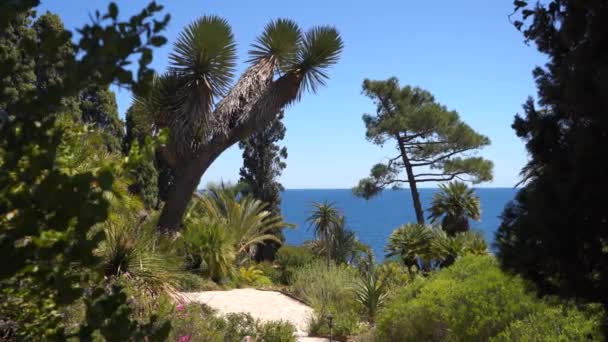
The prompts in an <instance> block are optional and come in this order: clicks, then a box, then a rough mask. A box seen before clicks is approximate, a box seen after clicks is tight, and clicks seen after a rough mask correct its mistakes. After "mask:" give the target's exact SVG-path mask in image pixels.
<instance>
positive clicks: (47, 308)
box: [0, 1, 169, 340]
mask: <svg viewBox="0 0 608 342" xmlns="http://www.w3.org/2000/svg"><path fill="white" fill-rule="evenodd" d="M37 4H38V2H37V1H32V2H28V3H15V2H8V3H3V4H2V6H1V8H0V13H1V16H2V20H0V23H1V25H0V65H1V68H0V88H1V89H2V93H0V112H1V113H2V115H3V120H2V123H1V126H0V170H1V171H0V228H1V234H0V251H1V252H0V257H1V258H2V259H3V260H10V263H7V264H6V265H5V267H2V271H1V272H0V282H1V283H0V286H1V287H0V289H1V293H0V297H1V300H0V303H2V304H1V305H0V314H1V315H2V317H3V318H4V319H5V320H12V321H14V322H15V325H16V327H15V334H16V335H17V336H18V338H20V339H29V338H32V337H36V338H41V337H42V338H45V339H65V338H66V337H67V336H74V337H78V338H80V339H90V338H91V336H92V335H94V334H96V335H98V336H99V335H101V336H103V337H105V338H107V339H114V340H117V339H118V340H128V339H130V338H141V337H143V336H149V338H150V339H151V340H156V339H162V338H164V336H166V335H167V333H168V328H169V326H168V324H157V323H155V321H156V319H155V318H154V316H152V318H151V321H150V323H147V324H139V323H138V322H137V321H133V320H131V317H130V313H131V309H130V308H129V306H128V305H127V303H126V296H125V294H124V293H123V292H122V290H121V288H120V286H118V285H112V286H109V285H108V286H106V287H104V286H102V285H99V284H98V283H97V282H98V281H99V279H100V276H101V272H99V269H97V268H96V266H97V264H98V258H97V257H96V255H95V253H94V250H95V248H96V247H97V246H98V244H99V242H100V241H102V240H103V237H104V234H103V232H102V231H100V230H96V229H93V227H94V226H95V225H97V224H99V223H102V222H104V221H105V220H106V219H107V217H108V206H109V203H108V201H107V199H106V198H105V197H104V195H105V194H108V193H112V192H113V183H114V182H113V178H114V173H115V170H116V168H120V167H121V165H120V164H116V163H114V161H113V160H111V159H110V160H107V161H105V162H104V163H103V164H102V165H99V167H97V168H95V169H89V170H82V169H78V167H77V166H78V165H73V168H72V169H71V170H70V168H66V167H65V163H63V162H65V158H66V157H67V158H69V157H71V154H70V147H71V146H69V145H68V146H66V145H62V144H63V143H64V142H65V140H64V139H63V138H64V137H69V136H70V135H72V134H73V135H79V134H82V132H83V130H86V128H84V129H83V128H82V127H80V128H79V127H78V126H71V125H62V124H61V123H59V122H58V118H60V117H61V116H62V114H64V115H67V116H68V117H74V114H75V113H76V112H73V110H74V107H73V99H75V98H77V97H78V96H79V94H82V92H83V91H87V90H90V89H92V88H91V87H99V89H106V88H107V86H108V85H109V83H111V82H116V83H117V84H120V85H123V86H127V87H130V88H131V89H133V90H134V91H139V92H142V91H145V90H146V89H147V84H149V82H150V81H151V75H152V70H150V69H149V68H148V64H149V63H150V62H151V47H153V46H159V45H162V44H163V43H164V41H165V39H164V38H163V37H162V36H159V35H158V34H159V32H160V31H161V30H163V29H164V27H165V26H166V24H167V22H168V20H169V17H168V16H166V17H165V19H163V20H156V19H154V16H155V14H156V13H157V12H159V11H160V10H161V9H162V7H160V6H158V5H156V4H155V3H151V4H150V5H149V6H147V7H146V8H144V9H143V10H142V11H141V13H140V14H138V15H136V16H134V17H132V18H131V19H130V20H129V21H125V22H123V21H119V20H118V8H117V6H116V5H115V4H113V3H112V4H110V5H109V7H108V12H107V14H104V15H101V14H100V13H99V12H97V13H96V16H95V21H94V22H93V23H92V24H89V25H86V26H84V27H83V28H82V29H80V31H79V33H80V40H79V42H78V43H77V44H73V43H71V33H70V32H68V31H65V30H64V29H63V28H62V27H61V26H60V21H59V20H58V19H57V17H55V16H52V15H46V16H43V17H41V18H40V20H39V21H36V22H35V23H32V19H33V18H34V15H35V12H34V9H33V7H34V6H36V5H37ZM137 54H139V57H140V59H139V68H138V70H137V78H134V77H133V74H132V72H131V71H128V70H127V69H125V68H126V66H127V65H128V64H129V63H130V61H132V60H134V58H135V55H137ZM92 69H95V70H96V71H97V72H95V73H91V72H89V71H90V70H92ZM92 98H95V96H92ZM96 105H97V104H90V103H86V102H83V103H82V106H84V108H86V109H87V110H89V113H90V114H91V115H92V116H93V117H95V118H97V116H96V115H97V114H99V113H97V112H95V110H94V108H95V107H96ZM95 113H97V114H95ZM60 158H63V160H62V159H60ZM85 289H88V291H86V293H85ZM81 299H82V300H83V303H84V305H85V308H86V314H85V316H84V318H83V320H81V321H80V322H79V324H78V326H77V327H74V328H72V329H68V327H66V326H65V324H64V323H65V322H64V321H63V319H62V315H61V310H62V309H64V308H65V307H67V306H68V305H70V304H73V303H75V302H76V301H79V300H81ZM14 308H19V310H15V309H14Z"/></svg>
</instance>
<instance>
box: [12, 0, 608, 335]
mask: <svg viewBox="0 0 608 342" xmlns="http://www.w3.org/2000/svg"><path fill="white" fill-rule="evenodd" d="M37 5H38V1H24V2H6V3H2V4H0V66H1V68H0V88H1V90H2V91H1V92H0V259H1V260H3V266H2V268H0V340H7V341H29V340H33V341H38V340H40V341H47V340H85V341H93V340H94V341H105V340H107V341H179V342H189V341H230V342H232V341H242V340H243V339H244V338H250V339H252V340H254V341H260V342H262V341H265V342H283V341H285V342H290V341H296V336H295V334H296V333H297V332H298V331H297V327H296V326H295V325H294V324H292V323H290V321H289V320H288V319H289V318H290V317H284V320H271V321H268V320H260V319H257V318H256V317H254V316H253V315H251V314H247V313H222V312H220V311H216V310H214V309H213V308H211V307H209V306H207V305H205V304H201V303H196V302H195V301H191V300H190V299H189V297H188V296H187V295H185V292H194V291H210V290H217V291H223V290H230V289H234V288H256V289H263V290H271V291H279V292H281V293H283V294H286V295H289V296H291V297H292V298H294V299H297V300H298V301H301V302H303V303H306V305H307V306H308V307H309V308H312V310H313V311H312V312H313V314H312V316H311V317H310V318H309V321H308V328H307V332H308V334H310V335H312V336H320V337H331V338H332V339H333V340H339V341H350V340H354V341H378V342H382V341H602V340H605V338H606V336H607V335H606V334H607V331H608V329H607V325H608V324H607V323H606V322H607V318H606V317H607V316H606V309H608V304H607V303H608V299H607V297H606V294H607V293H608V288H607V285H606V284H607V282H606V265H608V260H607V259H606V258H607V257H606V255H608V254H607V253H606V249H607V248H608V247H607V242H606V241H607V238H606V236H605V235H606V234H605V233H606V231H607V230H606V229H605V226H606V217H605V210H604V206H603V202H602V201H601V200H600V199H601V196H600V194H603V190H604V188H603V187H602V186H603V185H604V183H603V177H601V176H603V175H605V174H606V170H605V167H604V166H603V165H604V164H602V163H603V161H604V159H605V154H602V153H601V152H602V151H601V149H600V148H598V147H597V146H598V144H601V143H602V142H604V141H605V140H606V134H605V132H606V130H607V127H605V124H606V120H605V118H604V117H605V115H604V116H602V115H601V114H603V112H602V110H603V109H604V101H602V98H601V94H602V92H601V90H602V89H603V88H602V87H603V84H605V83H606V82H602V81H603V78H604V77H605V75H604V73H601V72H600V73H598V72H597V71H598V70H603V69H602V68H603V65H604V64H605V61H606V59H605V58H604V56H605V53H606V52H605V51H604V49H601V48H600V47H601V42H602V39H601V38H603V35H605V33H604V31H601V30H602V28H603V26H602V25H601V24H600V22H601V20H603V19H605V16H606V14H605V12H606V11H605V9H604V8H603V7H602V5H600V4H598V3H597V2H588V3H580V2H571V1H561V0H554V1H550V2H548V3H547V4H535V5H531V4H528V2H527V1H515V7H516V13H520V14H521V15H522V16H523V17H524V18H523V19H522V20H524V22H521V21H515V22H514V23H515V26H516V27H517V28H518V29H520V30H522V31H523V33H524V36H525V37H526V39H528V40H530V41H533V42H535V43H537V46H538V48H539V50H540V51H541V52H544V53H546V54H547V55H549V57H550V58H549V63H548V64H547V66H546V67H545V68H539V69H537V70H536V71H535V77H536V80H537V84H538V87H539V98H540V100H541V101H540V102H539V103H538V104H535V103H534V101H533V100H530V101H528V102H527V103H526V105H525V107H524V109H525V115H524V116H517V117H516V119H515V123H514V125H513V127H514V128H515V130H516V133H517V135H518V136H520V137H522V138H524V139H525V141H526V146H527V148H528V150H529V152H530V156H531V160H530V162H529V164H528V165H527V166H526V168H525V169H524V170H523V176H524V187H523V188H522V190H520V192H519V194H518V195H517V198H516V199H515V201H514V202H513V203H511V204H510V205H509V206H507V208H506V209H505V212H504V214H503V217H502V220H503V222H502V225H501V227H500V228H499V230H498V232H497V235H496V242H495V245H494V246H492V247H490V246H489V245H488V243H487V242H486V238H488V237H484V236H483V234H482V233H481V232H478V231H476V230H474V229H471V226H470V224H469V220H479V219H480V215H481V211H482V209H483V208H482V203H481V202H480V199H479V197H478V196H477V195H476V194H475V189H474V188H470V187H469V186H468V185H467V184H466V183H464V180H466V181H470V182H472V183H479V182H484V181H489V180H491V179H492V169H493V164H492V162H491V161H489V160H486V159H483V158H481V157H478V156H471V153H472V152H476V151H477V150H479V149H480V148H482V147H485V146H487V145H488V144H489V143H490V141H489V138H487V137H486V136H483V135H481V134H479V133H477V132H476V131H474V130H473V129H472V128H471V127H469V126H468V125H467V124H465V123H464V122H463V121H462V120H461V119H460V117H459V115H458V113H456V112H455V111H451V110H448V109H447V108H446V107H445V106H443V105H441V104H440V103H439V102H438V101H436V100H435V98H434V97H433V96H432V95H431V94H430V92H428V91H426V90H423V89H421V88H418V87H412V86H404V87H401V86H400V85H399V82H398V81H397V79H396V78H390V79H388V80H385V81H371V80H365V81H364V84H363V92H364V95H365V96H367V97H369V98H371V99H372V100H373V101H374V103H375V104H376V106H377V112H376V113H375V114H374V115H368V114H366V115H364V122H365V125H366V129H367V138H368V139H369V140H370V141H372V142H373V143H375V144H379V145H381V144H384V143H386V142H388V141H389V140H390V141H391V142H393V143H394V144H395V145H396V147H397V149H398V151H399V153H398V155H397V156H396V157H395V158H393V159H390V160H388V161H387V162H386V163H383V164H378V165H376V166H374V167H373V168H372V172H371V175H370V177H368V178H366V179H364V180H362V181H361V182H360V183H359V185H358V186H357V187H356V188H355V190H354V192H355V194H357V195H360V196H363V197H366V198H369V197H371V196H373V195H375V194H378V193H379V192H380V191H382V189H384V188H385V187H387V186H391V185H401V184H408V185H409V188H410V190H411V194H412V196H413V203H414V211H415V213H416V222H403V224H402V225H400V226H398V227H395V229H394V231H393V232H392V233H391V235H390V236H389V237H388V239H387V241H386V244H385V249H384V251H385V255H383V256H377V255H374V253H373V252H372V248H370V246H368V245H366V244H365V243H364V242H363V241H361V240H359V239H358V237H357V236H356V234H355V232H354V231H355V230H354V229H353V228H352V226H350V225H351V224H352V222H353V221H349V220H348V217H346V216H345V215H344V214H343V212H342V210H340V207H339V205H340V204H339V203H331V202H315V203H311V206H310V212H309V213H308V220H307V221H308V223H309V227H308V228H309V230H310V231H311V236H312V239H311V240H310V241H307V242H305V243H303V244H302V245H299V246H293V245H286V244H285V241H284V239H283V231H284V230H286V229H293V228H294V227H293V225H292V224H290V223H289V222H287V220H286V219H285V218H284V217H283V215H282V213H281V210H280V205H279V204H280V202H281V198H280V196H281V190H282V186H281V184H280V183H279V182H278V179H277V177H278V176H279V175H280V173H281V171H282V170H283V169H284V168H285V166H286V165H285V163H284V159H285V158H286V155H287V154H286V150H285V149H284V148H280V147H279V146H278V145H277V144H278V142H279V141H280V140H281V139H283V137H284V135H285V127H284V126H283V124H282V122H281V120H282V118H283V116H284V114H285V110H286V108H287V107H288V106H289V105H293V104H295V103H296V102H298V101H299V99H300V98H301V96H303V94H304V93H305V92H307V91H311V92H313V93H314V92H316V91H317V90H318V89H319V87H320V86H321V85H324V84H325V82H326V80H327V79H328V78H329V74H328V68H330V67H331V66H332V65H334V64H336V63H337V62H338V60H339V57H340V54H341V52H342V49H343V42H342V39H341V35H340V34H339V32H338V31H337V29H335V28H333V27H330V26H315V27H312V28H311V29H309V30H308V31H306V32H302V31H301V29H300V28H299V26H298V25H297V24H296V23H295V22H293V21H291V20H289V19H277V20H273V21H271V22H270V23H269V24H268V25H267V26H266V27H265V28H264V29H263V32H262V34H261V35H260V36H259V37H258V38H257V39H256V41H255V42H254V44H253V46H252V49H251V51H250V56H249V57H250V61H249V63H250V64H249V65H248V66H247V67H246V69H245V71H244V72H243V74H242V76H241V78H240V79H238V80H237V81H236V82H235V83H234V84H232V75H233V73H234V70H235V59H236V44H235V38H234V35H233V33H232V31H231V27H230V25H229V24H228V22H227V21H226V20H224V19H222V18H220V17H216V16H203V17H201V18H200V19H197V20H195V21H194V22H193V23H191V24H190V25H188V26H186V27H185V28H184V30H183V31H182V33H181V34H180V35H179V38H178V39H177V41H176V42H175V45H174V49H173V52H172V54H171V56H170V61H171V66H170V68H169V70H168V71H167V72H165V73H164V74H156V73H155V71H154V70H152V69H151V68H150V63H151V62H152V59H153V56H154V54H153V51H154V48H157V47H160V46H163V45H164V44H166V42H167V39H166V38H165V37H164V36H163V32H164V30H165V28H166V27H167V25H168V23H169V21H170V16H169V15H168V14H164V13H163V7H162V6H160V5H157V4H156V3H154V2H152V3H150V4H149V5H148V6H146V7H144V8H143V9H142V10H141V11H140V12H139V13H137V14H136V15H134V16H132V17H130V18H129V19H127V20H122V19H120V16H119V13H120V11H119V8H118V6H117V5H115V4H114V3H111V4H110V5H109V6H108V8H107V10H106V11H105V12H104V13H100V12H98V13H96V14H95V16H94V20H93V22H92V23H90V24H88V25H85V26H84V27H82V28H81V29H79V30H78V39H77V40H76V39H75V38H74V37H73V36H72V32H70V31H68V30H66V29H65V28H64V27H63V24H62V22H61V19H60V18H59V17H58V16H57V15H55V14H52V13H46V14H43V15H41V16H37V15H36V12H35V11H36V7H37ZM526 20H527V21H526ZM530 20H531V21H530ZM602 33H604V34H603V35H602ZM556 37H560V39H554V38H556ZM598 37H599V38H598ZM564 43H567V44H564ZM133 68H134V69H133ZM92 71H93V72H92ZM112 84H113V85H117V86H121V87H124V88H127V89H129V90H130V91H132V93H133V94H134V101H133V103H132V105H131V107H130V108H129V109H128V111H127V113H126V116H125V123H123V122H122V121H121V120H120V118H119V117H118V109H117V106H116V100H115V98H114V94H113V92H112V91H111V90H110V88H109V87H110V85H112ZM536 106H540V108H536ZM237 143H239V144H240V146H241V148H242V149H243V168H242V169H241V170H240V171H241V172H240V174H241V182H240V183H238V184H234V185H233V184H227V183H221V184H211V185H209V186H208V187H207V188H206V189H204V190H201V191H197V189H196V188H197V185H198V183H199V180H200V177H201V176H202V175H203V174H204V173H205V171H206V170H207V168H208V167H209V166H210V165H211V163H212V162H213V161H214V160H215V159H216V158H217V157H218V156H219V155H220V154H221V153H222V152H223V151H225V150H226V149H227V148H228V147H230V146H232V145H235V144H237ZM465 152H466V153H465ZM583 165H585V167H582V166H583ZM416 168H421V171H419V173H415V172H414V170H415V169H416ZM403 171H404V172H405V173H406V178H405V179H401V178H400V176H399V175H400V173H402V172H403ZM417 172H418V171H417ZM429 181H440V182H442V184H440V185H439V190H438V192H437V193H436V194H435V197H434V198H433V200H432V203H431V205H430V206H429V207H428V208H423V207H422V203H421V202H420V199H419V195H418V193H417V190H416V189H417V184H418V183H421V182H429ZM425 211H427V212H428V215H429V216H428V219H429V220H430V223H431V224H427V223H426V221H425V215H424V213H425ZM300 228H306V227H300ZM268 305H271V303H268Z"/></svg>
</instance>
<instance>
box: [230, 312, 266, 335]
mask: <svg viewBox="0 0 608 342" xmlns="http://www.w3.org/2000/svg"><path fill="white" fill-rule="evenodd" d="M225 320H226V333H225V337H224V339H225V340H226V341H240V340H241V339H243V337H245V336H256V334H257V324H258V322H257V321H256V320H255V319H254V318H253V317H251V315H249V314H246V313H230V314H227V315H226V317H225Z"/></svg>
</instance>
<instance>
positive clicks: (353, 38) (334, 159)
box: [42, 0, 544, 188]
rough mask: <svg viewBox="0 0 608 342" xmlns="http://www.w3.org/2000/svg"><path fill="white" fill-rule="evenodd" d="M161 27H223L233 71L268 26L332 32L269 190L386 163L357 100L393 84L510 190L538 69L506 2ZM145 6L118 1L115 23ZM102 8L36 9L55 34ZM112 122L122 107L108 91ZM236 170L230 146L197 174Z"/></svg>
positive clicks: (235, 7)
mask: <svg viewBox="0 0 608 342" xmlns="http://www.w3.org/2000/svg"><path fill="white" fill-rule="evenodd" d="M158 2H159V3H160V4H162V5H165V11H166V12H168V13H170V14H171V16H172V19H171V23H170V27H169V28H168V30H167V31H166V32H165V36H166V37H167V38H168V39H169V42H170V43H172V42H174V41H175V40H176V37H177V35H178V34H179V32H180V30H181V29H182V28H183V27H184V26H185V25H187V24H189V23H190V22H192V21H193V20H195V19H196V18H197V17H199V16H202V15H205V14H216V15H220V16H222V17H224V18H226V19H227V20H228V21H229V22H230V24H231V25H232V28H233V31H234V34H235V36H236V39H237V42H238V44H239V57H240V62H241V63H240V66H239V70H243V69H244V68H245V67H246V65H245V62H244V61H245V60H246V59H247V53H246V52H247V50H248V48H249V44H251V43H252V42H253V40H254V39H255V37H256V35H257V34H259V33H260V32H261V31H262V29H263V27H264V25H265V24H266V23H267V22H268V21H269V20H271V19H275V18H279V17H285V18H291V19H293V20H295V21H296V22H298V23H299V24H300V26H301V27H302V28H303V29H307V28H310V27H311V26H313V25H334V26H335V27H336V28H338V30H339V31H340V32H341V34H342V37H343V39H344V42H345V49H344V53H343V55H342V58H341V60H340V62H339V63H338V64H337V65H336V66H335V67H334V68H333V69H332V70H331V71H330V75H331V79H330V80H329V82H328V84H327V87H325V88H322V89H321V90H320V92H319V93H318V94H316V95H314V94H307V95H306V96H305V97H304V98H303V100H302V101H301V102H300V103H298V104H296V105H295V106H293V107H291V108H289V109H288V111H287V115H286V118H285V121H284V123H285V125H286V126H287V136H286V139H285V140H284V141H283V143H284V144H285V145H286V146H287V148H288V152H289V158H288V159H287V169H286V170H285V171H284V172H283V176H282V177H281V182H282V183H283V185H284V186H285V187H286V188H350V187H352V186H354V185H355V184H356V183H357V181H358V180H359V179H360V178H362V177H365V176H367V175H368V173H369V169H370V167H371V166H372V165H373V164H375V163H376V162H378V161H381V160H383V159H384V158H387V157H389V156H394V155H395V151H394V148H393V146H389V145H387V146H385V147H384V148H380V147H378V146H376V145H373V144H371V143H369V142H367V141H366V140H365V129H364V126H363V122H362V120H361V115H362V114H363V113H365V112H372V111H373V110H374V106H373V104H372V102H371V101H370V100H369V99H367V98H365V97H364V96H362V95H361V83H362V81H363V79H364V78H371V79H385V78H388V77H391V76H397V77H398V78H399V79H400V81H401V84H402V85H405V84H410V85H417V86H420V87H422V88H425V89H427V90H429V91H431V92H432V93H433V94H434V95H435V97H436V99H437V100H438V101H439V102H441V103H443V104H445V105H446V106H448V107H449V108H450V109H455V110H457V111H458V112H459V113H460V115H461V117H462V119H463V120H464V121H465V122H467V123H468V124H469V125H470V126H472V127H473V128H474V129H476V130H477V131H479V132H480V133H483V134H485V135H487V136H489V137H490V139H491V140H492V145H491V146H489V147H487V148H485V149H484V150H483V151H482V153H481V155H482V156H484V157H485V158H488V159H490V160H492V161H494V164H495V170H494V181H493V182H490V183H485V184H483V185H481V186H490V187H511V186H514V185H515V184H516V183H517V182H518V181H519V171H520V170H521V168H522V166H523V165H524V164H525V162H526V159H527V156H526V152H525V149H524V144H523V142H522V141H521V140H519V139H518V138H517V137H516V136H515V134H514V132H513V130H512V129H511V123H512V121H513V116H514V115H515V113H517V112H520V109H521V104H522V103H523V102H524V100H525V99H526V97H527V96H529V95H535V87H534V82H533V79H532V75H531V70H532V68H533V67H534V66H536V65H540V64H542V63H543V61H544V57H543V56H541V55H540V54H539V53H538V52H537V51H536V49H535V48H534V46H527V45H526V44H524V42H523V38H522V35H521V34H520V33H519V32H517V31H516V30H515V28H513V26H512V25H511V24H510V23H509V20H508V17H507V16H508V14H509V13H511V12H512V1H510V0H505V1H487V0H469V1H458V2H456V1H450V0H442V1H439V0H427V1H404V0H400V1H384V0H378V1H374V2H370V1H359V0H356V1H355V0H351V1H331V0H324V1H321V0H308V1H285V0H283V1H276V0H272V1H266V0H261V1H244V0H240V1H239V0H229V1H226V0H223V1H220V0H211V1H202V0H198V1H194V0H180V1H171V2H169V1H158ZM146 3H147V2H146V1H118V5H119V8H120V13H121V17H127V16H128V15H130V14H133V13H134V12H136V11H137V10H139V9H140V8H142V7H143V6H144V5H145V4H146ZM107 4H108V2H107V1H100V0H89V1H43V5H42V9H43V10H46V9H48V10H51V11H52V12H55V13H58V14H59V15H60V16H61V17H62V18H63V20H64V23H65V25H66V27H67V28H70V29H74V28H77V27H79V26H81V25H82V24H84V23H86V22H87V21H88V20H89V14H90V13H93V12H94V10H95V9H105V8H107ZM171 49H172V47H171V44H168V45H167V46H164V47H163V48H160V49H157V50H156V51H155V54H154V62H153V67H154V68H155V69H156V70H158V71H164V70H165V69H166V67H167V64H168V58H167V57H168V55H169V53H170V51H171ZM117 101H118V106H119V111H120V113H121V115H123V114H124V112H125V111H126V109H127V108H128V106H129V105H130V102H131V96H130V94H129V93H128V92H126V91H118V92H117ZM241 163H242V159H241V153H240V151H239V149H238V147H232V148H231V149H229V150H228V151H226V152H225V153H224V154H223V155H222V156H221V157H220V158H219V159H218V160H217V161H216V162H215V163H214V164H213V165H212V166H211V168H210V169H209V170H208V171H207V173H206V174H205V175H204V177H203V179H202V180H201V186H202V185H205V184H206V183H207V182H209V181H219V180H224V181H235V180H237V179H238V170H239V168H240V166H241Z"/></svg>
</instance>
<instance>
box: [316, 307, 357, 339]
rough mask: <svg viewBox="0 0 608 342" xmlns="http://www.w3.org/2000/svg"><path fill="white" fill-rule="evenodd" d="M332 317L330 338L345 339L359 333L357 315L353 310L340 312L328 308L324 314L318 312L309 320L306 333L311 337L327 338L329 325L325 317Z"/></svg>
mask: <svg viewBox="0 0 608 342" xmlns="http://www.w3.org/2000/svg"><path fill="white" fill-rule="evenodd" d="M329 314H331V316H332V317H333V324H332V331H331V332H332V336H333V337H334V338H337V339H341V340H342V339H345V338H346V337H348V336H353V335H356V334H358V333H359V331H360V330H361V328H362V323H361V319H360V316H359V313H358V312H357V311H355V310H346V311H340V310H337V309H333V308H330V309H329V310H327V311H326V312H324V313H321V312H318V313H316V314H315V316H313V317H312V318H311V321H310V323H309V325H308V332H309V334H310V335H311V336H325V337H328V336H329V324H328V320H327V316H328V315H329Z"/></svg>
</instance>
